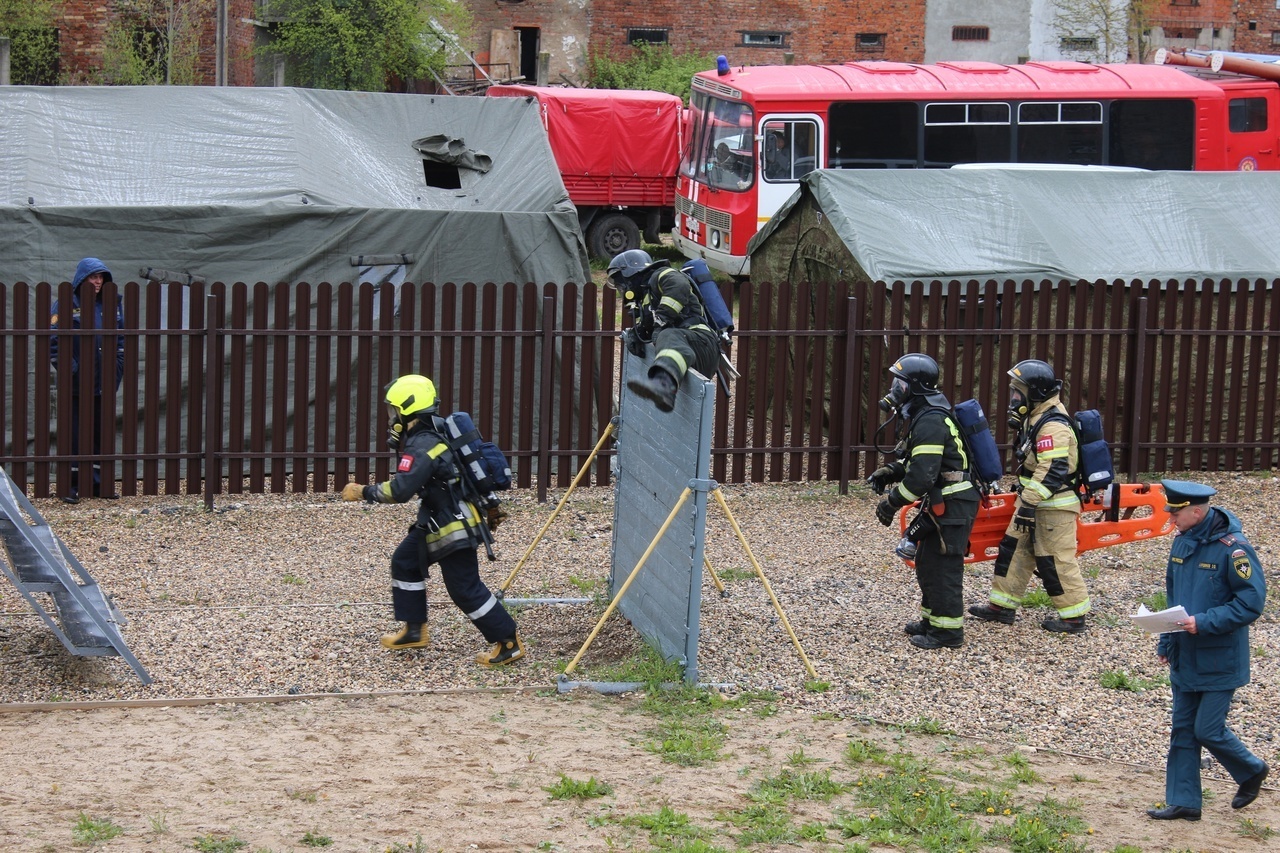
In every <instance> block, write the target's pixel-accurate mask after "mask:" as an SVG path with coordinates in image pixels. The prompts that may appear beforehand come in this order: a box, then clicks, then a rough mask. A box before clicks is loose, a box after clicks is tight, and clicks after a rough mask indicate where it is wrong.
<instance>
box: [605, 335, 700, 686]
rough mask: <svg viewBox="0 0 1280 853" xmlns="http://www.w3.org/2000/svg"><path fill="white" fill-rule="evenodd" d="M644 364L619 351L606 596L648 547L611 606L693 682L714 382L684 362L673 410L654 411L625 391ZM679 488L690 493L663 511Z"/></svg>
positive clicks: (679, 492) (620, 584) (613, 592)
mask: <svg viewBox="0 0 1280 853" xmlns="http://www.w3.org/2000/svg"><path fill="white" fill-rule="evenodd" d="M624 353H625V350H624ZM647 370H648V363H647V362H646V361H645V360H644V359H641V358H637V357H635V356H633V355H630V354H626V355H625V356H624V360H623V365H622V371H623V375H622V398H621V407H620V411H619V426H618V435H617V448H618V477H617V481H616V486H615V488H616V490H617V497H616V499H615V500H614V516H613V548H612V570H611V574H610V594H611V596H617V594H618V592H619V590H621V589H622V587H623V585H624V583H625V582H626V580H627V578H628V577H629V576H630V575H631V573H632V570H633V569H635V567H636V565H637V564H639V563H640V561H641V559H642V558H644V557H645V553H646V552H647V551H648V550H649V549H650V547H651V546H652V548H653V550H652V553H650V554H649V555H648V557H647V558H646V559H645V562H644V566H643V567H642V568H641V570H640V571H639V572H638V573H637V574H636V576H635V578H634V579H633V580H632V581H631V585H630V586H629V587H628V588H627V593H626V595H625V596H623V597H622V599H621V601H620V602H619V604H618V609H619V610H621V611H622V614H623V615H624V616H626V618H627V619H629V620H631V624H632V625H633V626H634V627H635V629H636V630H637V631H639V632H640V634H641V636H643V637H645V638H646V640H647V641H648V642H649V643H650V644H651V645H653V646H655V647H656V648H657V649H658V651H659V652H660V653H661V654H662V656H663V658H664V659H665V660H668V661H672V660H677V661H680V662H681V664H682V665H683V666H684V679H685V681H686V682H687V683H689V684H694V683H696V682H697V680H698V631H699V612H700V609H701V606H702V560H703V546H704V543H705V540H706V529H707V495H708V493H709V492H710V491H711V488H712V486H713V484H712V482H711V479H710V471H711V426H712V416H713V414H714V411H715V391H716V386H715V384H714V382H712V381H710V380H707V379H705V378H703V377H702V376H701V375H699V374H698V372H697V371H695V370H690V371H689V372H688V374H687V375H686V376H685V378H684V381H683V382H681V384H680V390H679V393H677V394H676V406H675V411H672V412H667V413H664V412H660V411H659V410H658V409H657V407H655V406H654V405H653V403H652V402H650V401H649V400H647V399H644V398H642V397H639V396H637V395H635V394H633V393H632V392H631V391H629V390H627V383H626V380H627V378H628V377H630V376H643V375H644V374H645V372H646V371H647ZM686 488H689V489H691V492H690V494H689V495H688V496H687V498H686V499H685V502H684V504H683V505H682V506H681V507H680V509H679V511H678V512H676V513H675V514H674V516H672V515H671V510H672V508H673V507H675V506H676V504H677V503H679V501H680V498H681V495H682V494H683V493H684V491H685V489H686ZM669 516H670V523H669V524H667V527H666V530H665V531H663V524H664V523H666V522H667V520H668V517H669ZM660 533H661V536H660V538H659V534H660Z"/></svg>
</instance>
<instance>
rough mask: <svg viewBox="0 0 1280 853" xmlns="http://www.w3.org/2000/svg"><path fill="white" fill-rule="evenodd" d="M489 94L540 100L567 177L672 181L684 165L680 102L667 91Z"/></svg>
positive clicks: (504, 89) (499, 90)
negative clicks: (657, 178)
mask: <svg viewBox="0 0 1280 853" xmlns="http://www.w3.org/2000/svg"><path fill="white" fill-rule="evenodd" d="M488 94H489V95H491V96H501V97H531V98H536V99H537V101H538V104H539V105H540V107H541V111H542V120H543V124H544V126H545V127H546V129H547V136H548V137H549V138H550V140H551V149H552V151H554V152H555V157H556V162H557V163H558V164H559V166H560V170H561V171H562V172H563V173H564V174H565V175H574V176H584V177H601V176H607V175H624V176H628V177H641V178H652V177H669V176H673V175H675V173H676V168H677V166H678V165H679V163H680V113H681V109H682V101H681V100H680V99H679V98H678V97H676V96H675V95H668V94H666V93H665V92H648V91H638V90H637V91H632V90H625V89H566V88H554V87H546V86H491V87H490V88H489V90H488Z"/></svg>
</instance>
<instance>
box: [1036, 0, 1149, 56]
mask: <svg viewBox="0 0 1280 853" xmlns="http://www.w3.org/2000/svg"><path fill="white" fill-rule="evenodd" d="M1158 2H1159V0H1055V2H1054V11H1055V12H1056V14H1055V15H1054V19H1053V28H1054V32H1055V33H1056V34H1057V35H1058V37H1059V38H1060V39H1064V40H1065V39H1084V40H1089V39H1092V40H1094V46H1093V47H1092V48H1090V47H1084V46H1081V47H1077V48H1074V49H1070V52H1071V53H1073V54H1074V56H1075V58H1077V59H1080V60H1084V61H1086V62H1121V61H1124V59H1125V58H1126V57H1127V58H1128V60H1129V61H1130V62H1144V61H1146V56H1147V53H1148V52H1150V35H1149V30H1150V28H1151V16H1152V14H1153V11H1154V9H1155V7H1156V5H1157V3H1158Z"/></svg>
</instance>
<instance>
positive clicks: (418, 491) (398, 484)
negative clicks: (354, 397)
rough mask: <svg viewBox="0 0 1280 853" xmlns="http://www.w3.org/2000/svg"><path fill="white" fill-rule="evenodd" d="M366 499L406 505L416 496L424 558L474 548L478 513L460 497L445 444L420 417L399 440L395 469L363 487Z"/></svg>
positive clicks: (434, 558) (458, 485) (435, 559)
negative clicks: (381, 479) (388, 475)
mask: <svg viewBox="0 0 1280 853" xmlns="http://www.w3.org/2000/svg"><path fill="white" fill-rule="evenodd" d="M363 494H364V499H365V500H366V501H369V502H370V503H384V504H389V503H397V504H399V503H405V502H406V501H409V500H411V499H412V498H413V497H415V496H417V497H418V498H419V499H420V502H419V504H418V522H417V525H416V526H417V527H418V528H419V529H421V530H422V531H423V533H424V535H425V539H426V547H427V562H428V563H434V562H438V561H439V560H440V558H441V557H446V556H448V555H449V554H452V553H454V552H455V551H460V550H462V549H463V548H475V547H476V544H477V538H476V535H477V534H476V533H475V531H476V530H478V529H479V525H480V513H479V511H478V510H477V509H476V507H475V506H474V505H473V504H471V503H470V502H469V501H466V500H464V499H463V497H462V488H461V483H460V481H459V479H458V471H457V469H456V468H455V467H454V464H453V454H452V453H451V452H450V451H449V445H448V444H446V443H445V440H444V439H443V438H441V437H440V435H439V434H438V433H436V432H435V431H434V430H432V429H431V427H430V426H428V425H425V424H423V423H422V421H418V420H415V421H412V422H411V423H410V424H409V426H408V428H407V430H406V432H405V437H404V439H403V440H402V441H401V444H400V450H399V455H398V457H397V459H396V470H395V473H394V474H392V475H391V479H390V480H387V481H386V482H385V483H376V484H374V485H371V486H365V487H364V492H363Z"/></svg>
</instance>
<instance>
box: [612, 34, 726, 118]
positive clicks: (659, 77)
mask: <svg viewBox="0 0 1280 853" xmlns="http://www.w3.org/2000/svg"><path fill="white" fill-rule="evenodd" d="M629 50H631V51H633V54H632V55H631V56H630V57H628V58H626V59H615V58H613V57H612V56H607V55H605V54H602V53H595V54H592V55H591V57H590V58H589V59H588V63H587V65H588V75H589V76H590V78H591V85H592V86H593V87H595V88H597V89H650V90H652V91H655V92H667V93H669V94H672V95H679V96H680V97H681V98H683V99H684V102H685V103H686V104H687V103H689V85H690V81H692V79H693V75H694V74H695V73H697V72H699V71H706V70H707V69H708V68H715V66H716V57H715V54H713V53H707V54H697V53H684V54H680V55H679V56H677V55H676V54H675V52H674V51H673V50H672V49H671V45H667V44H646V43H644V42H636V43H635V44H634V45H632V46H631V47H630V48H629Z"/></svg>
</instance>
